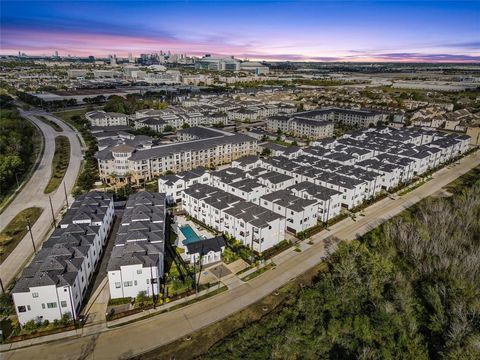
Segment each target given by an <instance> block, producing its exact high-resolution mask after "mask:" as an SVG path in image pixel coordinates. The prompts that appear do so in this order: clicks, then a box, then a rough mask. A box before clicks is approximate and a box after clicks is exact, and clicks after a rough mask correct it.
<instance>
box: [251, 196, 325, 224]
mask: <svg viewBox="0 0 480 360" xmlns="http://www.w3.org/2000/svg"><path fill="white" fill-rule="evenodd" d="M259 204H260V206H262V207H264V208H266V209H269V210H272V211H273V212H275V213H277V214H279V215H282V216H283V217H285V219H286V228H287V230H288V231H290V232H293V233H298V232H302V231H305V230H307V229H309V228H311V227H313V226H315V225H316V224H317V213H318V204H317V201H315V200H310V199H305V198H301V197H298V196H296V195H294V194H292V193H291V192H290V191H288V190H278V191H274V192H272V193H270V194H266V195H264V196H262V197H261V198H260V201H259Z"/></svg>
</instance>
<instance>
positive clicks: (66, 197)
mask: <svg viewBox="0 0 480 360" xmlns="http://www.w3.org/2000/svg"><path fill="white" fill-rule="evenodd" d="M63 192H64V193H65V201H66V202H67V208H68V196H67V186H66V185H65V181H64V182H63Z"/></svg>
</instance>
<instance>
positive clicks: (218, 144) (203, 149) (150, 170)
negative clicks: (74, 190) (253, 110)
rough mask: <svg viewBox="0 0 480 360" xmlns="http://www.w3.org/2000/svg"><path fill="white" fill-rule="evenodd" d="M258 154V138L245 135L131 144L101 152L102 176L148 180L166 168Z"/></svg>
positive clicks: (175, 169) (105, 179)
mask: <svg viewBox="0 0 480 360" xmlns="http://www.w3.org/2000/svg"><path fill="white" fill-rule="evenodd" d="M256 153H257V140H255V139H253V138H251V137H248V136H246V135H243V134H229V135H219V136H216V137H212V138H207V139H200V140H193V141H187V142H180V143H174V144H167V145H157V146H152V147H151V148H149V149H136V148H134V147H132V146H128V145H120V146H114V147H107V148H105V149H103V150H101V151H98V152H97V154H96V157H97V159H98V167H99V173H100V178H101V180H102V181H103V182H105V183H116V182H134V183H140V182H143V181H149V180H151V179H153V178H154V177H156V176H160V175H162V174H164V173H166V172H167V171H172V172H180V171H186V170H191V169H193V168H195V167H199V166H204V167H212V166H218V165H222V164H226V163H230V162H232V161H233V160H235V159H238V158H240V157H242V156H246V155H254V154H256Z"/></svg>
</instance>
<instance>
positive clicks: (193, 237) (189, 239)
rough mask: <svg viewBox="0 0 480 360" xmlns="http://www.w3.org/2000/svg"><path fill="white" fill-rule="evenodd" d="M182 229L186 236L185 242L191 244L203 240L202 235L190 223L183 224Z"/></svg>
mask: <svg viewBox="0 0 480 360" xmlns="http://www.w3.org/2000/svg"><path fill="white" fill-rule="evenodd" d="M180 231H181V232H182V234H183V235H184V236H185V241H184V242H183V243H184V244H191V243H194V242H197V241H199V240H201V238H200V236H198V235H197V233H196V232H195V231H194V230H193V229H192V227H191V226H190V225H185V226H182V227H181V228H180Z"/></svg>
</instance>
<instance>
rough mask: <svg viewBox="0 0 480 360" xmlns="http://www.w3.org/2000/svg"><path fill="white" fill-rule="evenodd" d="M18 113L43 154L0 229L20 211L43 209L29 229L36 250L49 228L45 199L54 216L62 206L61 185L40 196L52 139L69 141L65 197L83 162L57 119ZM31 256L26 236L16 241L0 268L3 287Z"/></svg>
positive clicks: (76, 142)
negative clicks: (37, 135)
mask: <svg viewBox="0 0 480 360" xmlns="http://www.w3.org/2000/svg"><path fill="white" fill-rule="evenodd" d="M20 113H21V115H22V116H23V117H25V118H27V119H29V120H30V121H32V122H33V123H35V124H36V125H37V126H38V127H39V128H40V130H41V131H42V134H43V136H44V139H45V150H44V152H43V157H42V159H41V160H40V163H39V166H38V167H37V169H36V171H35V172H34V173H33V174H32V177H31V178H30V179H29V180H28V182H27V184H25V186H24V187H23V189H22V190H21V191H20V193H18V194H17V196H16V197H15V199H14V200H13V201H12V202H11V203H10V204H9V205H8V206H7V208H6V209H5V210H4V211H3V213H2V215H1V216H0V229H3V228H4V227H5V226H6V225H7V224H8V223H9V222H10V221H11V220H12V219H13V218H14V217H15V215H17V214H18V213H19V212H20V211H22V210H23V209H26V208H29V207H32V206H37V207H41V208H43V212H42V214H41V215H40V217H39V218H38V220H37V221H36V222H35V224H34V225H33V226H32V233H33V238H34V241H35V244H36V247H37V249H38V248H39V247H40V245H41V243H42V241H43V240H44V239H45V237H46V236H47V234H48V233H49V231H50V229H51V225H52V212H51V210H50V204H49V200H48V196H49V195H50V196H51V198H52V205H53V210H54V213H55V216H57V215H58V214H59V212H60V210H61V209H62V208H63V207H64V206H65V204H66V202H65V193H64V189H63V184H61V185H60V186H59V188H58V189H57V190H56V191H54V192H52V193H51V194H44V192H43V191H44V190H45V187H46V186H47V184H48V182H49V180H50V175H51V172H52V159H53V154H54V152H55V137H56V136H58V135H64V136H66V137H68V139H69V141H70V163H69V164H68V168H67V171H66V173H65V177H64V182H65V185H66V189H67V193H68V194H70V192H71V191H72V189H73V186H74V185H75V181H76V179H77V175H78V173H79V171H80V165H81V162H82V160H83V155H82V148H81V145H80V141H79V138H78V137H77V134H76V132H75V131H74V130H72V128H70V127H69V126H67V125H66V124H65V123H63V122H62V121H61V120H59V119H58V118H56V117H53V116H51V115H50V114H48V113H45V112H43V111H40V110H36V111H22V110H21V111H20ZM40 115H41V116H45V117H46V118H47V119H49V120H52V121H54V122H56V123H57V124H58V125H59V126H60V127H61V128H62V129H63V131H62V132H57V131H55V130H54V129H53V128H52V127H51V126H49V125H48V124H46V123H44V122H43V121H41V120H39V119H38V118H37V117H36V116H40ZM72 200H73V198H72V197H70V199H69V201H72ZM32 254H33V246H32V241H31V239H30V235H29V234H28V233H27V235H26V236H25V237H24V238H23V239H22V240H21V241H20V243H18V245H17V247H16V248H15V249H14V250H13V251H12V253H11V254H10V255H9V256H8V257H7V258H6V259H5V261H4V262H3V263H2V264H1V265H0V274H1V278H2V281H3V283H4V284H7V283H9V282H10V281H11V280H12V279H13V278H14V277H15V275H16V274H17V273H18V271H19V270H20V269H21V268H22V267H23V265H24V264H25V262H26V261H27V260H28V259H29V258H30V256H31V255H32Z"/></svg>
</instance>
